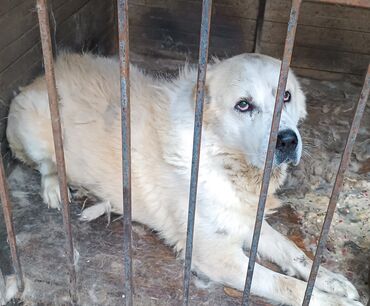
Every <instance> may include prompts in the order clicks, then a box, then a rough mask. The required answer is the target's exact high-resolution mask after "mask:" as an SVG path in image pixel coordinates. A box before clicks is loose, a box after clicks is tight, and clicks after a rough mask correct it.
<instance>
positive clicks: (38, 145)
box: [7, 53, 362, 306]
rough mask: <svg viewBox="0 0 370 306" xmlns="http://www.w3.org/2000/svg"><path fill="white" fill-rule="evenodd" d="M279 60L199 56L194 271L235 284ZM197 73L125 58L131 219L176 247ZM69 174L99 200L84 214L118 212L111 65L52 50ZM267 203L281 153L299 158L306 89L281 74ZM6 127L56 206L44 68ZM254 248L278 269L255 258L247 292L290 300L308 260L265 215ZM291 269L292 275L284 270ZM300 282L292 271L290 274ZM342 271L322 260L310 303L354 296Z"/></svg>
mask: <svg viewBox="0 0 370 306" xmlns="http://www.w3.org/2000/svg"><path fill="white" fill-rule="evenodd" d="M279 68H280V61H278V60H276V59H273V58H270V57H267V56H262V55H256V54H243V55H239V56H235V57H233V58H230V59H227V60H223V61H215V62H214V63H212V64H209V65H208V72H207V82H206V98H205V108H204V127H203V141H202V150H201V162H200V171H199V187H198V201H197V209H196V215H195V236H194V251H193V267H192V268H193V269H194V270H196V271H199V272H201V273H203V274H205V275H207V276H208V277H209V278H210V279H211V280H213V281H215V282H219V283H222V284H225V285H227V286H231V287H234V288H236V289H238V290H242V289H243V288H244V281H245V277H246V270H247V266H248V257H247V256H246V254H245V252H244V251H243V250H244V249H245V248H249V247H250V243H251V237H252V233H253V226H254V222H255V213H256V207H257V202H258V197H259V190H260V184H261V174H262V168H263V165H264V159H265V154H266V149H267V142H268V135H269V130H270V126H271V118H272V112H273V107H274V101H275V95H276V87H277V83H278V75H279ZM196 75H197V71H196V69H194V68H188V67H185V68H184V69H183V70H182V71H181V72H180V75H179V76H178V77H177V78H175V79H174V80H165V79H158V78H153V77H150V76H148V75H145V74H144V73H143V72H141V71H140V70H138V69H137V68H135V67H134V66H132V67H131V75H130V78H131V105H132V106H131V108H132V112H131V122H132V130H131V133H132V185H133V187H132V192H133V219H134V220H135V221H138V222H141V223H144V224H147V225H148V226H150V227H151V228H153V229H155V230H156V231H158V232H159V233H160V235H161V237H162V238H164V239H165V241H166V242H167V243H168V244H169V245H171V246H174V248H175V250H176V251H177V252H179V253H180V254H182V252H183V250H184V247H185V239H186V225H187V208H188V191H189V181H190V166H191V152H192V139H193V122H194V104H195V99H194V92H195V91H194V87H195V84H196ZM56 82H57V87H58V94H59V98H60V112H61V118H62V126H63V138H64V150H65V158H66V167H67V175H68V181H69V183H70V184H71V185H77V186H83V187H85V188H87V189H89V190H90V191H91V192H93V193H94V194H95V195H97V196H98V197H99V198H101V199H102V202H100V203H98V204H96V205H94V206H92V207H90V208H87V209H85V210H84V212H83V214H82V219H84V220H92V219H95V218H97V217H98V216H100V215H102V214H104V213H105V212H107V211H108V210H109V209H110V210H111V211H112V212H115V213H119V214H122V181H121V131H120V129H121V121H120V104H119V101H120V88H119V86H120V81H119V64H118V61H117V60H115V59H109V58H103V57H96V56H93V55H89V54H84V55H77V54H67V53H66V54H62V55H60V56H59V58H58V60H57V62H56ZM284 100H285V105H284V109H283V113H282V119H281V123H280V130H279V134H278V142H277V147H276V155H275V160H274V170H273V175H272V179H271V186H270V193H269V196H268V199H267V208H268V209H271V208H275V207H277V206H278V205H279V201H278V200H277V199H276V198H275V197H274V195H273V194H274V192H275V190H276V189H277V188H278V187H279V186H280V185H281V184H282V183H283V181H284V178H285V173H286V167H287V163H293V164H297V163H298V162H299V160H300V157H301V152H302V141H301V137H300V134H299V132H298V129H297V124H298V122H299V120H300V119H303V118H304V117H305V115H306V109H305V97H304V95H303V93H302V90H301V89H300V86H299V84H298V81H297V79H296V78H295V76H294V74H293V73H292V72H289V77H288V83H287V91H286V92H285V97H284ZM7 137H8V140H9V143H10V147H11V149H12V151H13V153H14V154H15V156H16V157H17V158H19V159H20V160H22V161H24V162H26V163H28V164H31V165H33V166H34V167H35V168H37V169H38V170H39V171H40V172H41V175H42V196H43V199H44V201H45V203H46V204H47V205H48V206H49V207H53V208H54V207H55V208H58V207H59V205H60V203H59V202H60V195H59V187H58V181H57V175H56V166H55V156H54V146H53V138H52V130H51V123H50V114H49V105H48V96H47V90H46V84H45V80H44V78H43V77H40V78H38V79H36V80H35V81H34V82H33V83H32V84H31V85H29V86H27V87H25V88H23V89H22V90H21V93H20V94H19V95H18V96H17V97H15V98H14V100H13V101H12V104H11V107H10V114H9V121H8V128H7ZM258 253H259V255H260V256H261V257H264V258H266V259H267V260H270V261H272V262H274V263H276V264H278V265H279V266H280V267H281V268H282V269H283V270H284V271H285V272H286V274H287V275H289V276H286V275H283V274H279V273H276V272H273V271H271V270H269V269H267V268H265V267H263V266H261V265H259V264H256V267H255V273H254V279H253V284H252V292H253V294H256V295H259V296H262V297H265V298H268V299H272V300H274V301H277V302H280V303H284V304H288V305H300V304H301V303H302V298H303V295H304V291H305V288H306V282H305V280H307V279H308V276H309V272H310V268H311V263H312V262H311V260H310V259H309V258H308V257H307V256H306V255H305V254H304V253H303V252H302V251H301V250H300V249H299V248H298V247H296V246H295V245H294V244H293V243H292V242H291V241H289V240H288V239H287V238H285V237H284V236H282V235H281V234H280V233H278V232H276V231H275V230H274V229H273V228H271V226H269V225H268V223H267V222H264V224H263V226H262V233H261V240H260V243H259V249H258ZM294 277H297V278H294ZM298 278H299V279H303V280H299V279H298ZM356 299H358V293H357V291H356V289H355V288H354V286H353V285H352V284H351V283H350V282H349V281H348V280H346V279H345V278H344V277H343V276H341V275H338V274H334V273H332V272H329V271H328V270H326V269H324V268H320V272H319V275H318V277H317V280H316V287H315V289H314V292H313V296H312V300H311V305H325V306H330V305H331V306H338V305H362V304H361V303H360V302H357V301H355V300H356Z"/></svg>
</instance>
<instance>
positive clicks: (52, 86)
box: [37, 0, 77, 302]
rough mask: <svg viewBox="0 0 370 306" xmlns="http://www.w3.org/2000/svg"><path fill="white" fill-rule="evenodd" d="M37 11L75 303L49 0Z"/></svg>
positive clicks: (41, 0) (39, 3)
mask: <svg viewBox="0 0 370 306" xmlns="http://www.w3.org/2000/svg"><path fill="white" fill-rule="evenodd" d="M37 14H38V18H39V26H40V35H41V46H42V54H43V57H44V67H45V79H46V86H47V90H48V97H49V107H50V117H51V126H52V130H53V140H54V149H55V158H56V164H57V173H58V181H59V188H60V196H61V200H62V207H63V226H64V231H65V234H66V252H67V257H68V261H67V264H68V271H69V290H70V296H71V299H72V301H73V302H76V301H77V284H76V270H75V264H74V248H73V239H72V228H71V219H70V207H69V197H68V186H67V175H66V167H65V160H64V151H63V139H62V127H61V121H60V114H59V108H58V93H57V88H56V82H55V73H54V62H53V49H52V43H51V36H50V23H49V13H48V7H47V0H37Z"/></svg>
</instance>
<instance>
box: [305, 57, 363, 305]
mask: <svg viewBox="0 0 370 306" xmlns="http://www.w3.org/2000/svg"><path fill="white" fill-rule="evenodd" d="M369 89H370V64H369V67H368V69H367V74H366V77H365V82H364V86H363V88H362V91H361V95H360V98H359V100H358V103H357V107H356V111H355V114H354V116H353V120H352V124H351V129H350V130H349V133H348V137H347V141H346V145H345V147H344V151H343V154H342V159H341V162H340V165H339V169H338V173H337V176H336V178H335V183H334V187H333V191H332V193H331V197H330V200H329V205H328V209H327V212H326V215H325V219H324V224H323V226H322V229H321V233H320V238H319V242H318V244H317V250H316V254H315V258H314V261H313V264H312V268H311V273H310V277H309V279H308V284H307V288H306V292H305V296H304V300H303V304H302V305H303V306H308V304H309V302H310V299H311V295H312V291H313V287H314V285H315V280H316V277H317V273H318V270H319V266H320V263H321V259H322V254H323V251H324V247H325V245H326V241H327V238H328V234H329V229H330V225H331V222H332V220H333V215H334V212H335V208H336V206H337V202H338V198H339V194H340V192H341V190H342V187H343V180H344V174H345V171H346V169H347V168H348V165H349V162H350V158H351V153H352V149H353V145H354V143H355V140H356V136H357V133H358V129H359V127H360V123H361V119H362V116H363V114H364V111H365V106H366V102H367V99H368V97H369Z"/></svg>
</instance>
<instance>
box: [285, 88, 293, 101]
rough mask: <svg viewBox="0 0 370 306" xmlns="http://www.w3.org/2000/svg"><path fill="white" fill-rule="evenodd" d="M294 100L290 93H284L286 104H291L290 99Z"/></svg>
mask: <svg viewBox="0 0 370 306" xmlns="http://www.w3.org/2000/svg"><path fill="white" fill-rule="evenodd" d="M291 98H292V95H291V94H290V91H288V90H287V91H286V92H285V93H284V102H285V103H286V102H290V99H291Z"/></svg>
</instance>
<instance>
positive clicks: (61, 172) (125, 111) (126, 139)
mask: <svg viewBox="0 0 370 306" xmlns="http://www.w3.org/2000/svg"><path fill="white" fill-rule="evenodd" d="M308 1H311V2H319V3H335V4H343V5H350V6H355V7H363V8H370V2H369V1H368V0H308ZM301 3H302V0H292V8H291V12H290V19H289V23H288V29H287V36H286V40H285V47H284V55H283V60H282V63H281V68H280V75H279V83H278V89H277V94H276V100H275V108H274V113H273V118H272V125H271V130H270V138H269V144H268V150H267V154H266V160H265V167H264V171H263V179H262V185H261V191H260V197H259V201H258V208H257V214H256V222H255V227H254V233H253V238H252V245H251V250H250V254H249V263H248V269H247V276H246V282H245V288H244V292H243V300H242V304H243V305H249V297H250V293H251V285H252V280H253V271H254V265H255V261H256V256H257V249H258V242H259V238H260V232H261V226H262V222H263V215H264V209H265V203H266V197H267V191H268V187H269V182H270V176H271V172H272V167H273V158H274V151H275V146H276V140H277V133H278V129H279V122H280V117H281V112H282V107H283V96H284V92H285V87H286V83H287V77H288V72H289V67H290V62H291V59H292V53H293V46H294V39H295V34H296V29H297V24H298V17H299V11H300V7H301ZM265 5H266V0H260V6H259V12H258V18H257V24H256V31H255V36H256V39H255V45H254V50H255V51H258V50H260V41H261V39H260V38H261V30H262V24H263V18H264V11H265ZM117 8H118V32H119V59H120V85H121V115H122V179H123V211H124V217H123V228H124V236H123V246H124V248H123V260H124V281H125V285H124V293H125V295H124V297H125V300H124V301H125V304H126V305H129V306H131V305H133V292H134V291H133V271H132V228H131V221H132V216H131V135H130V133H131V129H130V78H129V70H130V65H129V26H128V0H117ZM211 11H212V0H202V20H201V29H200V46H199V61H198V78H197V90H196V106H195V121H194V138H193V155H192V165H191V166H192V167H191V179H190V192H189V211H188V227H187V237H186V249H185V267H184V282H183V305H188V304H189V285H190V279H191V260H192V248H193V235H194V218H195V209H196V196H197V183H198V172H199V160H200V148H201V135H202V118H203V103H204V96H205V79H206V71H207V61H208V49H209V33H210V20H211ZM37 12H38V18H39V25H40V35H41V43H42V52H43V58H44V66H45V78H46V83H47V90H48V96H49V106H50V114H51V122H52V129H53V139H54V148H55V155H56V162H57V171H58V179H59V186H60V193H61V199H62V204H63V224H64V230H65V234H66V253H67V258H68V261H67V266H68V271H69V277H70V281H69V287H68V288H69V291H70V296H71V301H72V302H73V303H75V302H76V301H77V279H76V269H75V262H74V248H73V238H72V230H71V220H70V209H69V197H68V187H67V179H66V169H65V160H64V153H63V139H62V127H61V120H60V115H59V108H58V94H57V88H56V81H55V74H54V63H53V50H52V44H51V36H50V26H49V15H48V9H47V0H37ZM369 90H370V65H369V67H368V69H367V74H366V77H365V81H364V85H363V88H362V91H361V95H360V98H359V101H358V103H357V107H356V111H355V113H354V117H353V120H352V125H351V128H350V130H349V133H348V137H347V141H346V145H345V148H344V151H343V154H342V159H341V162H340V165H339V169H338V173H337V176H336V180H335V183H334V187H333V190H332V194H331V197H330V201H329V205H328V209H327V213H326V216H325V220H324V223H323V226H322V230H321V234H320V238H319V241H318V245H317V250H316V254H315V258H314V261H313V265H312V269H311V273H310V276H309V280H308V283H307V288H306V292H305V296H304V300H303V304H302V305H303V306H308V305H309V302H310V298H311V295H312V291H313V287H314V283H315V280H316V276H317V273H318V269H319V266H320V263H321V259H322V253H323V249H324V247H325V244H326V241H327V237H328V233H329V229H330V224H331V221H332V219H333V215H334V211H335V207H336V203H337V201H338V198H339V194H340V191H341V189H342V185H343V180H344V174H345V171H346V169H347V167H348V165H349V162H350V156H351V152H352V149H353V145H354V142H355V139H356V136H357V133H358V129H359V126H360V122H361V119H362V116H363V114H364V110H365V106H366V102H367V99H368V96H369ZM0 197H1V202H2V206H3V212H4V219H5V224H6V229H7V234H8V241H9V245H10V251H11V258H12V263H13V269H14V272H15V275H16V280H17V286H18V290H19V292H22V291H23V288H24V281H23V274H22V269H21V264H20V260H19V256H18V250H17V244H16V236H15V231H14V225H13V217H12V210H11V203H10V199H9V191H8V187H7V183H6V175H5V171H4V165H3V159H2V156H0ZM0 276H1V274H0Z"/></svg>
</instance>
